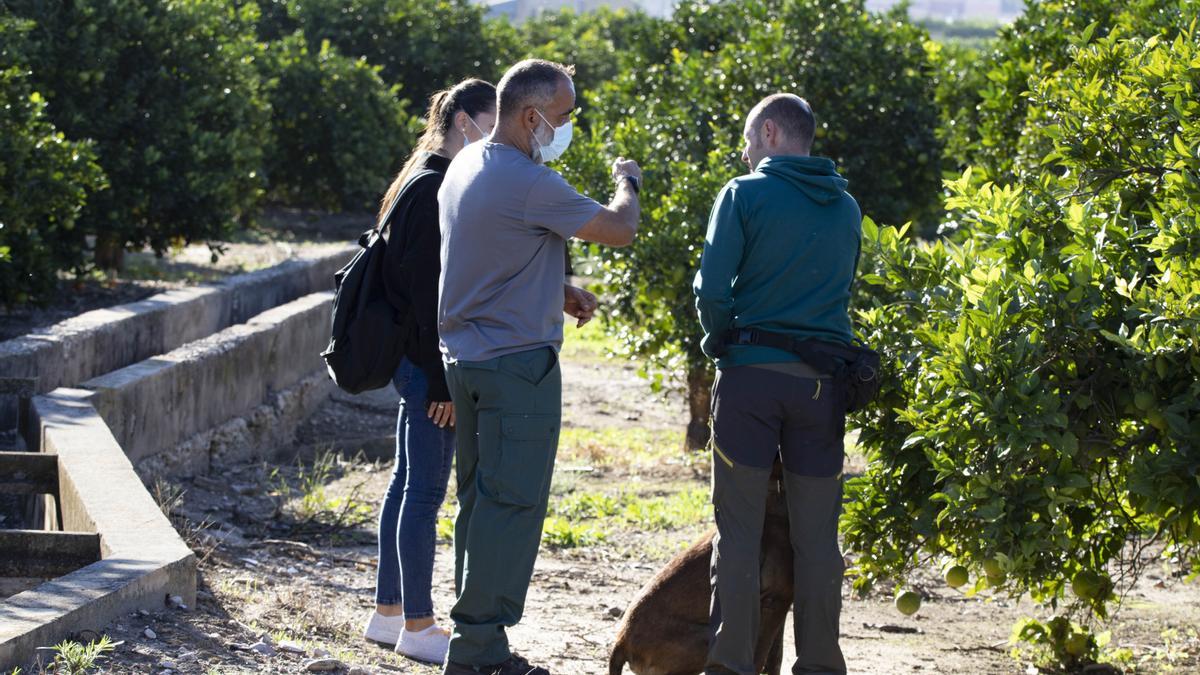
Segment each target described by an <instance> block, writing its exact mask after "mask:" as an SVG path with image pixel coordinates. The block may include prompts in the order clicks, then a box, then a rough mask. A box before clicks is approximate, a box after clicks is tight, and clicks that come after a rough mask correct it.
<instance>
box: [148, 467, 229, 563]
mask: <svg viewBox="0 0 1200 675" xmlns="http://www.w3.org/2000/svg"><path fill="white" fill-rule="evenodd" d="M153 492H154V501H155V503H157V504H158V508H159V510H161V511H162V513H163V515H164V516H166V517H167V520H169V521H171V525H172V526H174V528H175V531H176V532H178V533H179V537H180V538H181V539H183V543H185V544H187V547H188V548H190V549H192V551H194V552H195V553H196V560H197V563H198V564H200V565H203V564H204V563H205V562H206V561H207V560H208V557H209V556H211V555H212V553H213V551H215V550H216V549H217V542H216V541H215V540H213V539H211V538H209V537H205V536H201V535H203V534H204V532H205V530H207V529H208V528H210V527H212V521H211V520H209V519H208V518H205V519H204V520H202V521H200V522H199V523H197V522H194V521H192V520H191V519H190V518H187V517H186V516H184V515H183V514H181V513H178V509H179V505H180V504H182V503H183V497H184V495H185V494H186V491H185V490H184V489H183V488H181V487H179V486H178V485H176V484H175V483H171V482H169V481H166V480H163V479H162V478H156V479H155V480H154V489H153Z"/></svg>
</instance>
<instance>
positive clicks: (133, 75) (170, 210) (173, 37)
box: [5, 0, 267, 263]
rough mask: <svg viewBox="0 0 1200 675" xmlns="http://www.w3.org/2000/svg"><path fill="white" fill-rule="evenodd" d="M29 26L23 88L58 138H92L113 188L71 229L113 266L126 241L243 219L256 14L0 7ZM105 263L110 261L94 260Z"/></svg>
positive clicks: (181, 2) (259, 134)
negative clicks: (32, 27) (40, 98)
mask: <svg viewBox="0 0 1200 675" xmlns="http://www.w3.org/2000/svg"><path fill="white" fill-rule="evenodd" d="M5 5H6V7H7V8H8V9H9V11H11V12H13V13H14V14H15V15H17V16H20V17H23V18H27V19H30V20H32V21H34V22H35V23H36V24H37V29H36V36H37V39H36V40H31V41H30V46H29V65H30V67H31V69H32V73H33V74H32V76H31V85H32V86H33V88H34V89H35V90H36V91H39V92H41V93H42V94H43V95H44V96H45V98H46V99H47V101H48V102H49V105H48V107H47V108H46V111H47V115H48V117H49V119H50V121H51V122H52V123H53V124H54V125H55V126H56V127H57V128H58V129H59V130H61V131H62V132H63V133H65V134H66V136H67V137H68V138H77V139H85V138H86V139H91V140H93V141H94V142H95V148H96V155H97V157H98V158H99V164H100V166H101V167H103V169H104V172H105V174H106V175H107V176H108V180H109V182H110V185H111V189H109V190H105V191H103V192H100V193H98V194H96V195H94V197H93V198H91V199H90V200H89V201H88V203H87V205H86V207H85V208H84V210H83V211H82V213H81V214H80V217H79V222H78V225H77V226H78V227H81V228H83V230H84V231H86V232H88V233H91V234H95V235H96V236H97V241H98V249H99V252H100V253H101V254H102V256H101V257H102V258H103V257H107V258H108V260H102V262H108V263H115V262H117V261H118V259H119V257H120V256H119V252H120V250H122V249H123V248H124V247H125V246H132V247H139V246H142V245H145V244H149V245H150V246H151V247H153V248H154V250H156V251H163V250H165V249H166V248H167V247H168V246H170V245H171V244H172V243H175V242H180V241H190V240H196V239H208V238H217V237H221V236H223V235H224V234H226V233H227V231H228V228H229V226H230V224H231V223H232V222H233V221H235V220H237V219H239V218H242V217H244V216H246V215H247V214H248V213H249V212H252V211H253V209H254V208H255V207H256V203H257V201H258V198H259V196H260V193H261V189H262V177H261V175H260V169H261V161H262V149H261V148H262V138H263V137H264V136H265V134H264V131H265V129H266V122H267V116H266V106H265V104H264V103H263V101H262V99H261V97H260V95H259V87H258V76H257V73H256V71H255V69H254V64H253V62H252V61H253V59H254V58H255V43H254V36H253V20H254V18H255V16H256V11H255V7H254V6H252V5H245V6H243V7H241V8H236V7H233V6H231V5H230V4H229V3H226V2H221V1H219V0H172V1H170V2H152V3H147V2H142V1H141V0H77V1H76V2H71V3H58V2H43V1H41V0H7V1H6V3H5ZM105 253H107V254H109V255H107V256H105V255H103V254H105Z"/></svg>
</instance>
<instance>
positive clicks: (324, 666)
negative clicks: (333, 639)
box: [304, 659, 346, 673]
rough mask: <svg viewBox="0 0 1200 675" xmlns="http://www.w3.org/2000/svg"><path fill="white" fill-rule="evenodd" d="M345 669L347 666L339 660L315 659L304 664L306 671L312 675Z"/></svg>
mask: <svg viewBox="0 0 1200 675" xmlns="http://www.w3.org/2000/svg"><path fill="white" fill-rule="evenodd" d="M345 667H346V664H344V663H342V662H341V661H339V660H338V659H313V660H312V661H308V662H307V663H305V664H304V669H305V670H307V671H308V672H310V673H329V672H333V671H337V670H342V669H343V668H345Z"/></svg>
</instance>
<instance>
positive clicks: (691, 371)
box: [683, 365, 713, 452]
mask: <svg viewBox="0 0 1200 675" xmlns="http://www.w3.org/2000/svg"><path fill="white" fill-rule="evenodd" d="M712 384H713V376H712V371H710V370H709V369H708V368H706V367H704V366H703V365H701V366H689V367H688V374H687V403H688V426H687V434H686V435H685V436H684V439H683V448H684V450H686V451H688V452H695V451H698V450H703V449H704V448H705V447H707V446H708V437H709V433H710V429H709V426H708V418H709V414H710V413H711V411H712Z"/></svg>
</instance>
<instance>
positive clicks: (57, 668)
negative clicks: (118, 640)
mask: <svg viewBox="0 0 1200 675" xmlns="http://www.w3.org/2000/svg"><path fill="white" fill-rule="evenodd" d="M116 647H117V646H116V644H114V643H113V641H112V639H110V638H109V637H108V636H107V635H101V636H100V639H99V640H93V641H91V642H88V643H87V645H83V644H80V643H79V642H74V641H71V640H64V641H63V642H60V643H58V644H56V645H54V662H53V663H52V664H51V667H52V668H53V669H54V672H56V673H60V672H61V673H67V674H68V675H82V674H83V673H86V672H88V671H89V670H91V669H92V668H95V667H96V661H98V660H100V659H101V658H102V657H103V656H104V655H105V654H107V653H109V652H111V651H113V650H114V649H116Z"/></svg>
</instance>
